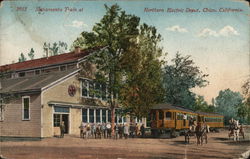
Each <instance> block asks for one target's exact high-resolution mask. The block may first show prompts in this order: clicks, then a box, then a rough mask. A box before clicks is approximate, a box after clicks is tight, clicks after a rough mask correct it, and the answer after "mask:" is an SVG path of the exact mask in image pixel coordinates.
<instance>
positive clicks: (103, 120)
mask: <svg viewBox="0 0 250 159" xmlns="http://www.w3.org/2000/svg"><path fill="white" fill-rule="evenodd" d="M106 121H107V119H106V109H102V122H103V123H106Z"/></svg>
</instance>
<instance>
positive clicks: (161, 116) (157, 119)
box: [150, 104, 224, 136]
mask: <svg viewBox="0 0 250 159" xmlns="http://www.w3.org/2000/svg"><path fill="white" fill-rule="evenodd" d="M191 120H193V121H194V122H196V123H197V122H205V123H206V124H207V125H209V126H210V130H216V129H218V128H222V127H224V122H223V121H224V117H223V116H222V115H219V114H215V113H205V112H194V111H192V110H189V109H186V108H183V107H179V106H173V105H171V104H157V105H155V106H154V107H153V108H152V109H151V112H150V125H151V132H152V134H153V135H159V134H170V135H173V134H172V133H175V134H176V136H178V135H179V134H180V133H184V132H185V131H186V130H188V129H189V127H190V121H191Z"/></svg>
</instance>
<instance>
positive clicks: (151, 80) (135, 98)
mask: <svg viewBox="0 0 250 159" xmlns="http://www.w3.org/2000/svg"><path fill="white" fill-rule="evenodd" d="M134 40H135V46H132V47H130V48H129V51H128V52H126V53H125V54H124V56H123V58H122V62H121V63H122V67H123V68H125V76H126V79H125V80H124V85H123V87H122V89H121V98H122V99H121V103H122V104H123V106H125V107H126V109H129V110H130V113H132V115H133V116H137V117H138V118H141V117H146V116H147V114H148V111H149V109H150V108H151V107H152V106H153V105H154V104H156V103H158V102H160V101H161V100H162V96H163V87H162V70H161V65H162V64H163V61H160V60H159V57H160V56H161V55H162V49H161V48H160V47H159V46H158V45H159V44H158V43H159V42H160V41H161V36H160V34H157V32H156V29H155V28H154V27H151V26H148V25H146V24H143V25H141V27H140V30H139V35H138V37H137V38H135V39H134Z"/></svg>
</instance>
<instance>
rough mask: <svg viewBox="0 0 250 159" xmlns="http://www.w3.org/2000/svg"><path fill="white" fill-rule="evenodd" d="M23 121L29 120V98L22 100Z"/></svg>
mask: <svg viewBox="0 0 250 159" xmlns="http://www.w3.org/2000/svg"><path fill="white" fill-rule="evenodd" d="M22 107H23V111H22V112H23V120H30V97H23V98H22Z"/></svg>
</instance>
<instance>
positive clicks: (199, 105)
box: [193, 95, 215, 112]
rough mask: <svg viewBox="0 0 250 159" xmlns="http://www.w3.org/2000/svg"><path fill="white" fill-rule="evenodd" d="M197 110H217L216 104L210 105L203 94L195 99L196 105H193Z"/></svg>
mask: <svg viewBox="0 0 250 159" xmlns="http://www.w3.org/2000/svg"><path fill="white" fill-rule="evenodd" d="M193 109H194V110H196V111H203V112H215V106H214V105H213V104H212V105H209V104H208V103H207V102H206V101H205V99H204V97H203V96H200V95H198V96H197V97H196V99H195V105H194V107H193Z"/></svg>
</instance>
